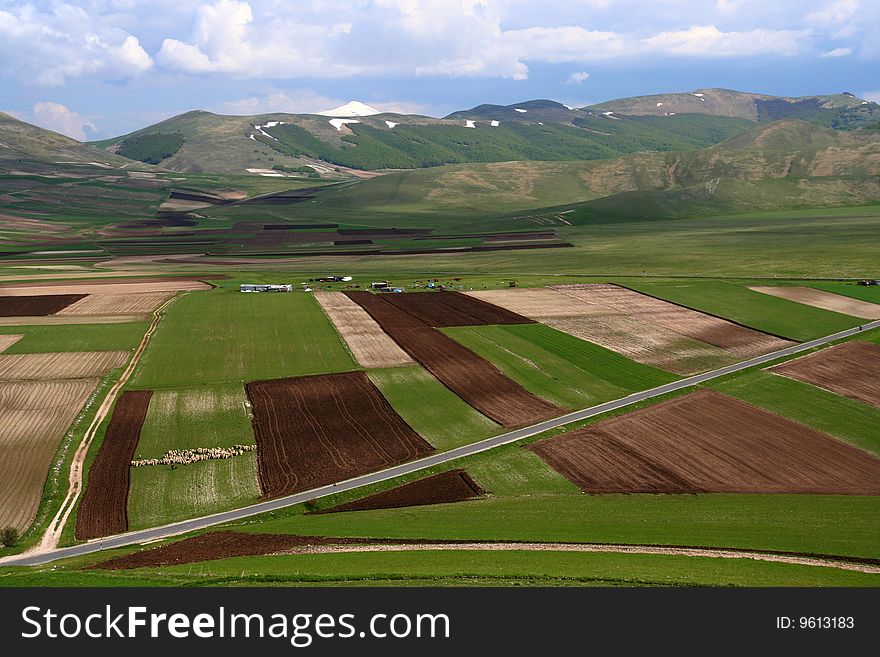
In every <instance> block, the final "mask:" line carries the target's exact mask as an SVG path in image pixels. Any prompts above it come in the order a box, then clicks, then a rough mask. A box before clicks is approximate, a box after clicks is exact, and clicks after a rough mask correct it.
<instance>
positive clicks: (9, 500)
mask: <svg viewBox="0 0 880 657" xmlns="http://www.w3.org/2000/svg"><path fill="white" fill-rule="evenodd" d="M97 385H98V379H72V380H64V381H15V382H12V381H4V382H0V482H2V485H0V527H6V526H10V525H11V526H13V527H15V528H17V529H18V530H19V531H24V530H25V529H27V527H28V526H29V525H30V523H31V522H32V521H33V519H34V515H35V514H36V512H37V507H38V506H39V504H40V498H41V497H42V495H43V486H44V484H45V482H46V476H47V475H48V472H49V467H50V465H51V464H52V458H53V457H54V456H55V450H56V449H57V448H58V443H59V442H60V440H61V437H62V436H63V434H64V432H65V431H66V430H67V428H68V427H69V426H70V425H71V423H72V422H73V420H74V418H75V417H76V415H77V413H79V410H80V408H82V406H83V404H85V402H86V400H87V399H88V397H89V395H90V394H91V393H92V391H93V390H94V389H95V387H96V386H97Z"/></svg>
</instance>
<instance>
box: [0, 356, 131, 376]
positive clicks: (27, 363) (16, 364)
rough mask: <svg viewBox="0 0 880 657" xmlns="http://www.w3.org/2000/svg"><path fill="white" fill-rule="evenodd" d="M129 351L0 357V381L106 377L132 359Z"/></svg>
mask: <svg viewBox="0 0 880 657" xmlns="http://www.w3.org/2000/svg"><path fill="white" fill-rule="evenodd" d="M128 356H129V353H128V352H127V351H69V352H60V353H48V354H0V381H14V380H21V379H31V380H37V379H84V378H89V377H94V376H103V375H104V374H106V373H107V372H108V371H110V370H111V369H113V368H114V367H120V366H121V365H123V364H124V363H125V361H126V360H128Z"/></svg>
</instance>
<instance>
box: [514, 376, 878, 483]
mask: <svg viewBox="0 0 880 657" xmlns="http://www.w3.org/2000/svg"><path fill="white" fill-rule="evenodd" d="M529 448H530V449H531V450H532V451H534V452H535V453H537V454H538V455H539V456H540V457H541V458H543V459H544V460H545V461H547V463H549V464H550V466H551V467H553V468H554V469H555V470H557V471H559V472H560V473H562V474H563V475H564V476H566V477H567V478H568V479H570V480H571V481H572V482H574V483H576V484H577V485H578V486H579V487H580V488H581V490H583V491H584V492H590V493H700V492H719V493H725V492H726V493H735V492H741V493H830V494H847V495H880V459H878V458H877V457H875V456H873V455H870V454H868V453H867V452H863V451H862V450H859V449H856V448H854V447H851V446H850V445H847V444H845V443H843V442H840V441H838V440H835V439H833V438H831V437H829V436H827V435H825V434H822V433H820V432H818V431H815V430H813V429H810V428H808V427H805V426H803V425H800V424H797V423H796V422H792V421H791V420H788V419H786V418H783V417H780V416H777V415H773V414H772V413H767V412H766V411H762V410H759V409H757V408H754V407H752V406H749V405H747V404H744V403H742V402H740V401H737V400H735V399H732V398H730V397H726V396H724V395H720V394H718V393H716V392H712V391H709V390H699V391H696V392H692V393H690V394H687V395H684V396H682V397H677V398H675V399H672V400H669V401H666V402H662V403H660V404H656V405H653V406H649V407H647V408H644V409H641V410H637V411H633V412H631V413H627V414H626V415H622V416H620V417H616V418H612V419H610V420H605V421H603V422H599V423H597V424H594V425H591V426H588V427H586V428H584V429H580V430H576V431H572V432H569V433H565V434H562V435H561V436H558V437H555V438H551V439H549V440H545V441H542V442H539V443H536V444H534V445H531V446H530V447H529Z"/></svg>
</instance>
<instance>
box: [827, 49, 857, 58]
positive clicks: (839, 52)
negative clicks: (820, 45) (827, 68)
mask: <svg viewBox="0 0 880 657" xmlns="http://www.w3.org/2000/svg"><path fill="white" fill-rule="evenodd" d="M852 53H853V49H852V48H834V49H833V50H828V51H826V52H823V53H822V54H821V55H819V57H846V56H847V55H852Z"/></svg>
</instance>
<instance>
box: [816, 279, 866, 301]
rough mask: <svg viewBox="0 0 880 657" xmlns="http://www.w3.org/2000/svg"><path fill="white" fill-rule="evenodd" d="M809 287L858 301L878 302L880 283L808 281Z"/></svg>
mask: <svg viewBox="0 0 880 657" xmlns="http://www.w3.org/2000/svg"><path fill="white" fill-rule="evenodd" d="M810 287H814V288H816V289H817V290H825V291H826V292H832V293H834V294H841V295H843V296H845V297H852V298H853V299H859V300H860V301H868V302H870V303H877V304H880V285H856V284H855V283H810Z"/></svg>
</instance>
